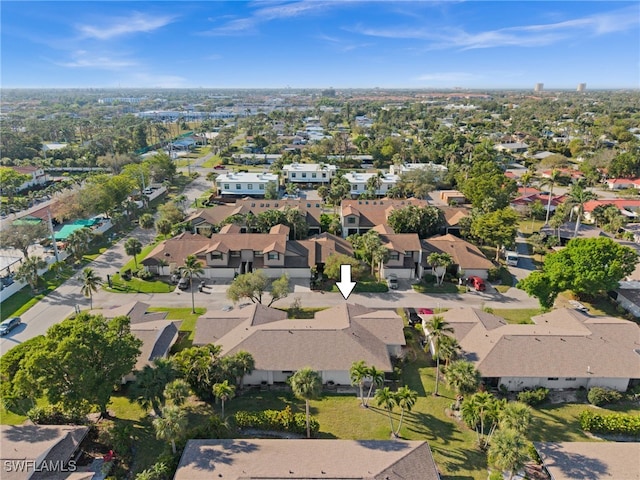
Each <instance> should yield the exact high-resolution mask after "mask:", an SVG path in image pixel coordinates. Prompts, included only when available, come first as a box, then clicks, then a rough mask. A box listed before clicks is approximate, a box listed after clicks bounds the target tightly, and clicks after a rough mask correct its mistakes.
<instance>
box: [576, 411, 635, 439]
mask: <svg viewBox="0 0 640 480" xmlns="http://www.w3.org/2000/svg"><path fill="white" fill-rule="evenodd" d="M578 418H579V420H580V428H581V429H582V430H585V431H587V432H593V433H609V434H620V435H640V416H639V415H630V414H627V413H611V414H605V413H596V412H592V411H590V410H583V411H582V412H581V413H580V415H579V417H578Z"/></svg>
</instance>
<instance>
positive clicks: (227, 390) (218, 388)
mask: <svg viewBox="0 0 640 480" xmlns="http://www.w3.org/2000/svg"><path fill="white" fill-rule="evenodd" d="M235 394H236V387H235V385H229V380H225V381H224V382H222V383H214V384H213V395H214V396H215V397H216V398H217V399H218V400H220V402H221V403H222V415H221V418H222V419H223V420H224V402H226V401H227V400H231V399H232V398H233V397H234V396H235Z"/></svg>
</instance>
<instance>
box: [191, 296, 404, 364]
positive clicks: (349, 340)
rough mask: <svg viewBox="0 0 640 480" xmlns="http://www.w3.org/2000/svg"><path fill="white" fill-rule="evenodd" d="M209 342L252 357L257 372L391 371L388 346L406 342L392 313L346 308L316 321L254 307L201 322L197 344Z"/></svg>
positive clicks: (322, 314) (215, 314)
mask: <svg viewBox="0 0 640 480" xmlns="http://www.w3.org/2000/svg"><path fill="white" fill-rule="evenodd" d="M220 319H222V321H220ZM230 319H233V320H230ZM208 343H216V344H218V345H220V346H221V347H222V353H223V354H233V353H236V352H238V351H240V350H245V351H248V352H250V353H251V354H252V355H253V357H254V359H255V361H256V368H257V369H259V370H298V369H300V368H303V367H305V366H311V367H312V368H314V369H317V370H349V368H351V364H352V363H353V362H354V361H358V360H364V361H365V362H366V363H367V364H370V365H375V366H376V367H377V368H379V369H381V370H383V371H386V372H388V371H391V370H392V365H391V362H390V359H389V354H388V351H387V345H404V344H405V340H404V333H403V324H402V319H401V318H400V317H399V316H398V315H397V314H396V313H395V312H393V311H390V310H373V309H369V308H366V307H363V306H361V305H351V304H342V305H340V306H337V307H333V308H330V309H328V310H324V311H320V312H317V313H316V316H315V318H313V319H309V320H301V319H293V320H290V319H287V318H286V314H285V312H282V311H280V310H276V309H273V308H268V307H265V306H263V305H259V304H255V305H252V306H250V307H245V308H244V309H239V310H232V311H231V312H210V313H209V312H208V313H207V314H205V315H203V316H202V317H200V318H199V319H198V321H197V323H196V331H195V336H194V340H193V344H194V345H206V344H208Z"/></svg>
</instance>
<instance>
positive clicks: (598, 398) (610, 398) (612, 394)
mask: <svg viewBox="0 0 640 480" xmlns="http://www.w3.org/2000/svg"><path fill="white" fill-rule="evenodd" d="M587 400H589V403H590V404H591V405H595V406H596V407H599V406H601V405H607V404H609V403H616V402H619V401H620V400H622V394H621V393H620V392H618V391H616V390H611V389H609V388H601V387H593V388H591V389H590V390H589V393H588V394H587Z"/></svg>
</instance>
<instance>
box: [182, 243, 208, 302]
mask: <svg viewBox="0 0 640 480" xmlns="http://www.w3.org/2000/svg"><path fill="white" fill-rule="evenodd" d="M203 273H204V269H203V268H202V264H201V263H200V260H198V259H197V258H196V256H195V255H189V256H188V257H187V258H185V260H184V266H183V267H182V276H183V277H184V278H188V279H189V289H190V290H191V313H196V299H195V296H194V292H193V277H194V276H196V277H200V276H201V275H202V274H203Z"/></svg>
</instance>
